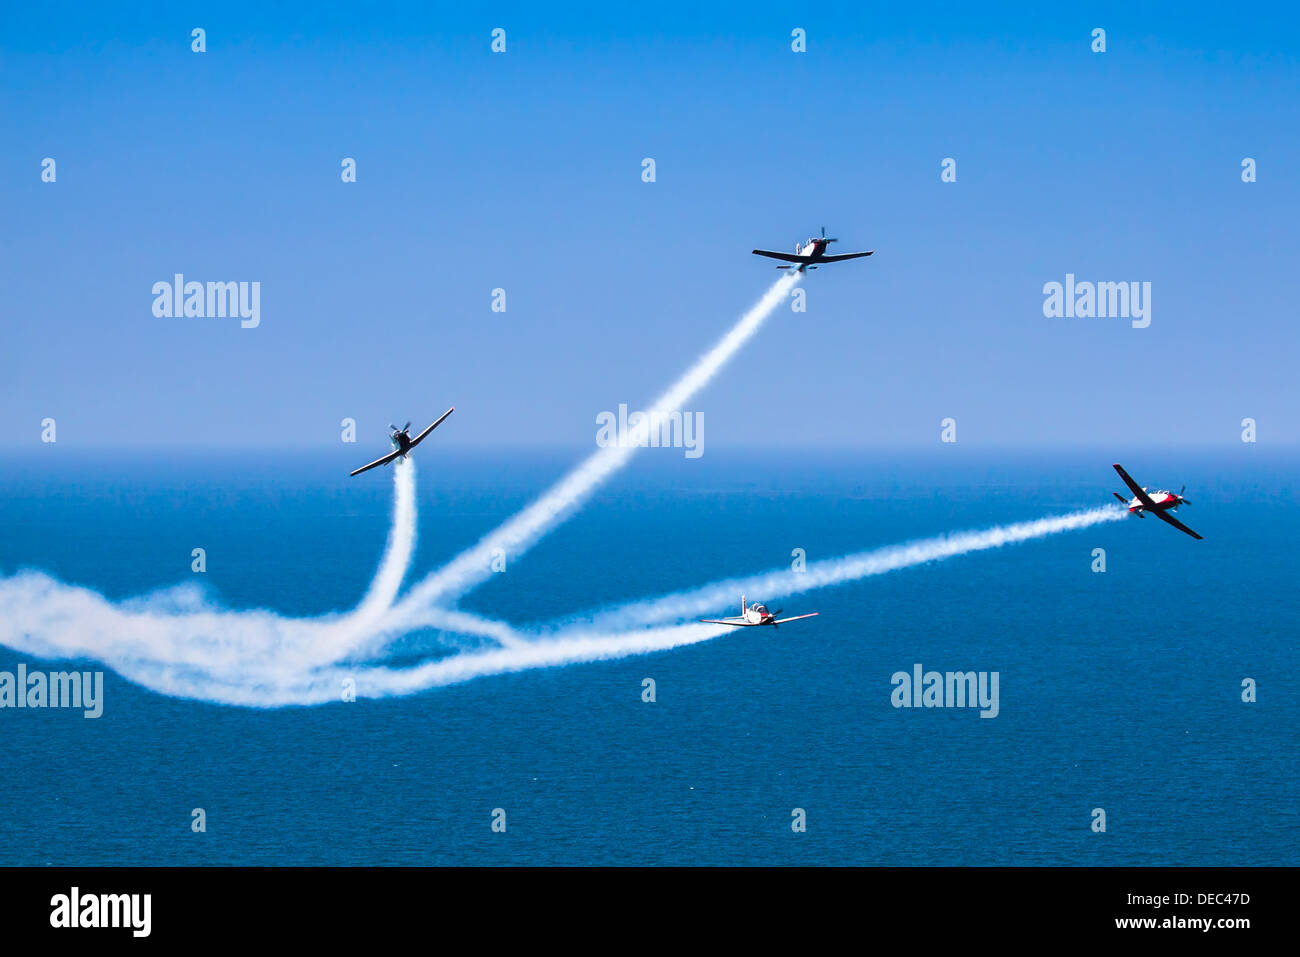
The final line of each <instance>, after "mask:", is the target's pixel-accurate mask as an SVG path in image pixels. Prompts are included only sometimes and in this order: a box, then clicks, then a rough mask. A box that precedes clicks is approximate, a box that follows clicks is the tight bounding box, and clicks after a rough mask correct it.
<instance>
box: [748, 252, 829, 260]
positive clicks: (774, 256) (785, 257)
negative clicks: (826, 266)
mask: <svg viewBox="0 0 1300 957" xmlns="http://www.w3.org/2000/svg"><path fill="white" fill-rule="evenodd" d="M754 255H755V256H766V257H767V258H768V259H779V260H781V262H785V263H810V262H812V261H813V258H812V257H811V256H796V255H794V254H792V253H774V252H772V250H770V249H755V250H754ZM818 262H826V259H825V258H823V259H819V260H818Z"/></svg>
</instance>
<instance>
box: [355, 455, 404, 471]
mask: <svg viewBox="0 0 1300 957" xmlns="http://www.w3.org/2000/svg"><path fill="white" fill-rule="evenodd" d="M401 454H402V453H401V452H399V451H397V449H393V451H391V452H389V453H388V454H387V455H385V456H384V457H383V458H381V459H375V460H374V461H373V462H371V463H370V464H369V465H363V466H361V468H359V469H357V470H356V471H355V472H349V473H348V474H349V475H360V474H361V473H362V472H369V471H370V470H371V469H373V468H376V467H378V466H380V465H387V464H388V463H389V462H391V461H393V459H395V458H397V457H398V456H399V455H401Z"/></svg>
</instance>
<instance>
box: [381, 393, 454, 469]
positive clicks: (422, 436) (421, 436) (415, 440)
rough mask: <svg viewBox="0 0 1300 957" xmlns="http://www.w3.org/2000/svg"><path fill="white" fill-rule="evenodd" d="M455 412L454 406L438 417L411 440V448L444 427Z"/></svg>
mask: <svg viewBox="0 0 1300 957" xmlns="http://www.w3.org/2000/svg"><path fill="white" fill-rule="evenodd" d="M455 411H456V407H455V406H454V405H453V406H452V407H451V408H450V409H448V410H447V411H446V412H444V413H443V414H442V415H440V416H438V421H437V422H435V423H433V425H431V426H429V427H428V428H427V429H425V430H424V431H423V432H421V433H420V434H419V435H417V436H416V437H415V438H413V439H412V440H411V448H415V447H416V446H417V445H419V444H420V443H421V442H423V441H424V439H425V436H427V435H428V434H429V433H430V432H432V431H433V430H434V429H436V428H437V427H438V426H440V425H442V420H443V419H445V418H447V416H449V415H451V414H452V413H453V412H455ZM367 468H369V466H367Z"/></svg>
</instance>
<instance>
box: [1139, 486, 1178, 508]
mask: <svg viewBox="0 0 1300 957" xmlns="http://www.w3.org/2000/svg"><path fill="white" fill-rule="evenodd" d="M1143 491H1144V492H1145V491H1146V489H1143ZM1147 496H1148V497H1149V498H1150V499H1151V504H1152V505H1154V506H1155V509H1154V511H1157V512H1164V511H1168V510H1170V509H1176V508H1178V506H1179V505H1181V504H1183V499H1182V496H1180V495H1175V494H1174V493H1173V492H1168V491H1165V490H1163V489H1162V490H1161V491H1159V492H1147ZM1128 510H1129V511H1130V512H1149V511H1152V509H1150V508H1148V507H1147V506H1146V505H1144V504H1143V502H1142V500H1141V499H1140V498H1138V497H1137V496H1134V497H1133V498H1132V499H1130V500H1129V503H1128Z"/></svg>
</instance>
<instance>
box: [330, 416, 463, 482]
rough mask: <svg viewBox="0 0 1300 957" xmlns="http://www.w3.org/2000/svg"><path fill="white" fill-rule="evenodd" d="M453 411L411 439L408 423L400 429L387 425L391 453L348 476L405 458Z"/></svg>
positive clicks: (409, 424)
mask: <svg viewBox="0 0 1300 957" xmlns="http://www.w3.org/2000/svg"><path fill="white" fill-rule="evenodd" d="M455 411H456V407H455V406H454V405H453V406H452V407H451V408H450V409H448V410H447V411H446V412H444V413H443V414H442V415H440V416H438V421H437V422H435V423H433V425H431V426H429V427H428V428H427V429H425V430H424V431H423V432H421V433H420V434H419V435H417V436H416V437H415V438H411V436H410V434H409V430H410V428H411V423H410V422H407V423H406V425H404V426H402V427H401V428H400V429H399V428H398V427H397V426H395V425H389V426H388V427H389V428H390V429H392V430H393V431H392V434H390V435H389V436H388V437H389V439H390V440H391V441H392V443H393V451H391V452H389V453H388V454H387V455H385V456H383V457H382V458H378V459H375V460H374V461H373V462H371V463H370V464H369V465H363V466H361V468H359V469H357V470H356V471H354V472H349V473H348V474H349V475H360V474H361V473H362V472H368V471H370V470H371V469H373V468H375V467H377V466H380V465H387V464H388V463H389V462H391V461H393V459H396V458H403V459H404V458H406V456H407V455H408V454H409V453H410V451H411V449H413V448H415V447H416V446H417V445H419V444H420V443H421V442H423V441H424V440H425V437H426V436H428V434H429V433H430V432H432V431H433V430H434V429H436V428H437V427H438V426H440V425H442V420H443V419H445V418H447V416H449V415H451V414H452V413H453V412H455Z"/></svg>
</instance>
